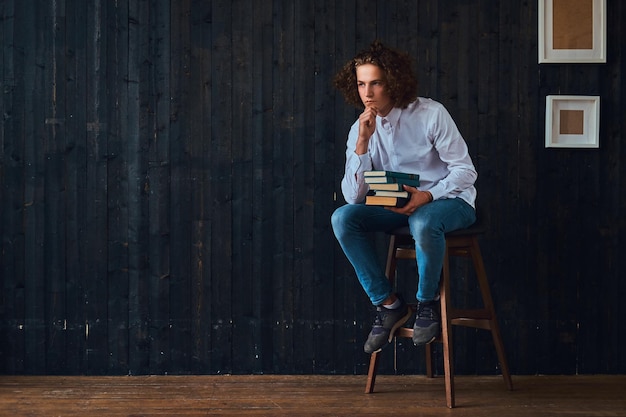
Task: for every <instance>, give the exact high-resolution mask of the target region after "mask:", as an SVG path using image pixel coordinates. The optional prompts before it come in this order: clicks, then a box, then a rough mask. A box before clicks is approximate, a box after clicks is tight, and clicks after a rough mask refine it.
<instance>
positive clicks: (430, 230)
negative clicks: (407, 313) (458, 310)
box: [331, 198, 476, 305]
mask: <svg viewBox="0 0 626 417" xmlns="http://www.w3.org/2000/svg"><path fill="white" fill-rule="evenodd" d="M475 221H476V212H475V210H474V208H473V207H472V206H470V205H469V204H467V203H466V202H465V201H463V200H462V199H460V198H451V199H442V200H436V201H433V202H432V203H428V204H426V205H424V206H422V207H420V208H418V209H417V210H415V212H414V213H413V214H411V215H410V216H405V215H403V214H397V213H394V212H392V211H390V210H387V209H385V208H383V207H378V206H367V205H365V204H346V205H344V206H341V207H339V208H338V209H337V210H335V212H334V213H333V215H332V218H331V222H332V226H333V231H334V232H335V236H336V237H337V241H338V242H339V245H341V248H342V249H343V252H344V253H345V254H346V257H347V258H348V260H349V261H350V263H351V264H352V266H353V267H354V271H355V272H356V275H357V278H358V279H359V282H360V283H361V286H362V287H363V290H365V293H366V294H367V296H368V297H369V298H370V300H371V302H372V304H374V305H380V304H382V302H383V301H385V300H386V299H387V297H389V295H391V292H392V288H391V285H390V283H389V280H388V279H387V277H386V276H385V271H384V269H383V266H382V265H380V261H379V258H378V254H377V253H376V248H375V246H374V244H373V242H372V239H371V236H368V235H369V233H370V232H389V231H391V230H394V229H397V228H399V227H404V226H407V225H408V226H409V229H410V231H411V235H412V236H413V240H414V241H415V257H416V262H417V272H418V276H419V280H418V285H417V294H416V297H417V299H418V300H419V301H430V300H434V299H436V298H437V296H438V292H439V278H440V276H441V269H442V266H443V257H444V254H445V246H446V245H445V236H444V234H445V233H446V232H451V231H453V230H456V229H462V228H465V227H468V226H470V225H471V224H472V223H474V222H475Z"/></svg>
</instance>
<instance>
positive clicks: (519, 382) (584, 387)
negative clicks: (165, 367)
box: [0, 375, 626, 417]
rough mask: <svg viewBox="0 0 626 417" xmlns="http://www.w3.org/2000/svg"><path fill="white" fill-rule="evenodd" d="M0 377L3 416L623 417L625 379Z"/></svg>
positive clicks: (603, 377) (264, 376) (491, 377)
mask: <svg viewBox="0 0 626 417" xmlns="http://www.w3.org/2000/svg"><path fill="white" fill-rule="evenodd" d="M365 379H366V377H365V376H327V375H326V376H319V375H315V376H292V375H289V376H284V375H281V376H278V375H246V376H231V375H222V376H125V377H108V376H107V377H86V376H80V377H75V376H72V377H69V376H0V415H1V416H12V417H15V416H38V417H39V416H54V417H72V416H80V417H91V416H107V417H120V416H124V417H139V416H142V417H151V416H185V417H191V416H194V417H195V416H243V415H245V416H298V417H300V416H302V417H306V416H434V417H436V416H449V415H454V416H459V417H470V416H471V417H481V416H485V417H494V416H498V417H520V416H533V417H536V416H541V417H549V416H566V417H568V416H572V417H574V416H575V417H583V416H584V417H595V416H622V417H623V416H626V399H625V394H626V376H515V377H514V378H513V384H514V390H513V391H508V390H506V388H505V386H504V383H503V381H502V378H500V377H493V376H458V377H456V378H455V382H456V404H457V407H456V408H455V409H453V410H449V409H447V408H446V407H445V391H444V385H443V379H442V378H434V379H429V378H426V377H424V376H389V375H380V376H379V377H378V379H377V384H376V392H375V393H374V394H364V393H363V390H364V387H365Z"/></svg>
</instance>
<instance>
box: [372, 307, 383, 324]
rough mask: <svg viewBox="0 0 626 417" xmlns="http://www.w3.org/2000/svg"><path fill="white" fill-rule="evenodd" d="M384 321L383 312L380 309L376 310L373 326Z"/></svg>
mask: <svg viewBox="0 0 626 417" xmlns="http://www.w3.org/2000/svg"><path fill="white" fill-rule="evenodd" d="M384 321H385V312H384V311H383V310H382V309H381V310H377V311H376V317H375V318H374V326H382V325H383V323H384Z"/></svg>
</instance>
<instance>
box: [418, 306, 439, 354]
mask: <svg viewBox="0 0 626 417" xmlns="http://www.w3.org/2000/svg"><path fill="white" fill-rule="evenodd" d="M440 308H441V307H439V303H438V302H437V301H418V302H417V314H416V316H415V324H413V344H414V345H415V346H421V345H425V344H428V343H430V342H432V341H434V340H435V338H436V337H437V336H439V332H441V314H440Z"/></svg>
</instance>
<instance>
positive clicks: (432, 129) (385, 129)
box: [341, 97, 478, 207]
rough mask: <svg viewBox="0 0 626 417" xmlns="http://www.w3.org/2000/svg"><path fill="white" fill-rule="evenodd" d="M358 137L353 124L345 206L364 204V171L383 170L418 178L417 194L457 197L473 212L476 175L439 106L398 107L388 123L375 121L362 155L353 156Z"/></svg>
mask: <svg viewBox="0 0 626 417" xmlns="http://www.w3.org/2000/svg"><path fill="white" fill-rule="evenodd" d="M358 134H359V121H358V120H357V121H356V122H355V123H354V124H353V125H352V127H351V128H350V132H349V134H348V143H347V148H346V168H345V173H344V177H343V179H342V181H341V191H342V193H343V196H344V198H345V200H346V202H348V203H351V204H354V203H361V202H363V201H364V200H365V195H366V194H367V191H368V190H369V186H368V185H367V183H365V181H364V178H363V173H364V172H365V171H369V170H386V171H399V172H406V173H410V174H419V176H420V186H419V189H420V190H423V191H430V193H431V194H432V196H433V199H435V200H437V199H440V198H457V197H458V198H462V199H463V200H465V201H466V202H467V203H468V204H470V205H471V206H472V207H474V204H475V200H476V188H475V187H474V182H475V181H476V178H477V177H478V174H477V172H476V168H474V164H473V163H472V159H471V157H470V155H469V151H468V148H467V144H466V143H465V140H464V139H463V136H461V133H460V132H459V130H458V128H457V126H456V124H455V123H454V120H452V117H451V116H450V113H448V111H447V110H446V108H445V107H444V106H443V105H442V104H441V103H438V102H436V101H434V100H432V99H429V98H422V97H420V98H418V99H417V100H416V101H414V102H413V103H411V104H409V106H408V107H407V108H406V109H400V108H397V107H396V108H393V109H392V110H391V111H390V112H389V114H387V116H386V117H380V116H376V131H375V132H374V134H373V135H372V137H371V138H370V141H369V146H368V152H367V153H365V154H363V155H357V154H356V153H355V152H354V151H355V148H356V141H357V137H358Z"/></svg>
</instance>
